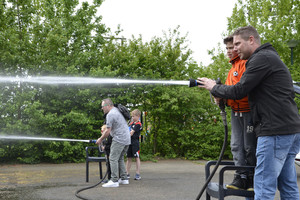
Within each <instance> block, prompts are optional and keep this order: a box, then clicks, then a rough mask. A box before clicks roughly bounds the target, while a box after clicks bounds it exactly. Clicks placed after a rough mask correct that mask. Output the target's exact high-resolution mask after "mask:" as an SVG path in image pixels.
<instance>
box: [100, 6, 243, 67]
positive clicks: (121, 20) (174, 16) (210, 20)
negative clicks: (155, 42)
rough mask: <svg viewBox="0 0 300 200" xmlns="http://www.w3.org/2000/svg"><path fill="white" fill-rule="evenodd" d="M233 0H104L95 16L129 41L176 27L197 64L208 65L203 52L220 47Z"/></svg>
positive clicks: (146, 39)
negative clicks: (185, 40)
mask: <svg viewBox="0 0 300 200" xmlns="http://www.w3.org/2000/svg"><path fill="white" fill-rule="evenodd" d="M236 2H237V0H208V1H206V0H184V1H183V0H105V1H104V2H103V4H102V5H101V6H100V9H99V12H98V14H100V15H102V17H103V20H102V23H104V24H105V25H106V26H107V27H110V28H111V30H112V32H114V31H115V30H117V26H118V24H120V26H121V28H122V29H123V32H122V33H121V36H124V37H125V38H131V36H132V35H134V36H135V37H138V36H139V35H140V34H141V35H142V37H143V39H144V41H150V40H151V38H153V37H154V36H159V37H161V36H162V35H163V31H168V30H169V29H175V28H176V27H177V26H178V25H180V29H179V31H180V32H181V36H184V35H185V34H186V33H188V37H187V39H188V40H189V41H190V44H189V47H190V49H191V50H192V51H193V52H194V54H193V58H194V60H196V61H197V63H199V62H202V63H203V64H204V65H208V64H209V63H210V62H211V60H210V56H208V53H207V50H211V49H212V48H214V47H217V44H218V42H219V43H221V44H222V41H223V38H222V33H223V32H225V31H226V28H227V17H230V16H231V14H232V10H233V8H234V5H235V3H236Z"/></svg>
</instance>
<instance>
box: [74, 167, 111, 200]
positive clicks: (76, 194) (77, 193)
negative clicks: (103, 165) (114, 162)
mask: <svg viewBox="0 0 300 200" xmlns="http://www.w3.org/2000/svg"><path fill="white" fill-rule="evenodd" d="M107 173H108V170H106V173H105V175H104V177H103V178H102V179H101V181H100V182H98V183H96V184H95V185H92V186H88V187H85V188H81V189H79V190H77V191H76V193H75V196H76V197H78V198H79V199H83V200H90V199H88V198H85V197H82V196H80V195H79V193H80V192H82V191H84V190H89V189H92V188H94V187H96V186H98V185H99V184H101V183H102V182H103V180H104V179H105V178H106V176H107Z"/></svg>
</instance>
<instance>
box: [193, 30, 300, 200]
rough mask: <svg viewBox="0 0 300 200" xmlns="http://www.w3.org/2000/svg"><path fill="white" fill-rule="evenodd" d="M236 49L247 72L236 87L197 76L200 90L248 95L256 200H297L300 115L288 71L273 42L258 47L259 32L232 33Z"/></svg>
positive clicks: (220, 94)
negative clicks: (254, 143)
mask: <svg viewBox="0 0 300 200" xmlns="http://www.w3.org/2000/svg"><path fill="white" fill-rule="evenodd" d="M233 44H234V50H235V51H236V52H237V53H238V55H239V57H240V58H241V59H243V60H245V59H248V61H247V63H246V71H245V72H244V74H243V76H242V77H241V79H240V82H238V83H237V84H236V85H231V86H228V85H216V83H215V81H214V80H211V79H208V78H198V83H199V84H202V85H199V86H198V87H201V88H205V89H207V90H209V91H211V93H212V95H213V96H215V97H218V98H227V99H241V98H243V97H245V96H246V95H248V100H249V104H250V108H251V115H252V120H253V124H254V131H255V133H256V136H257V137H258V139H257V149H256V158H257V163H256V168H255V174H254V192H255V200H273V199H274V196H275V192H276V189H277V188H278V190H279V191H280V199H282V200H287V199H289V200H292V199H293V200H295V199H299V190H298V185H297V173H296V169H295V164H294V160H295V156H296V154H297V153H298V152H299V151H300V116H299V113H298V108H297V105H296V103H295V101H294V97H295V93H294V88H293V82H292V78H291V75H290V73H289V70H288V68H287V67H286V66H285V64H284V63H283V62H282V61H281V60H280V57H279V56H278V54H277V52H276V51H275V49H274V48H273V47H272V45H271V44H269V43H266V44H263V45H261V44H260V37H259V34H258V33H257V31H256V29H255V28H254V27H252V26H246V27H242V28H239V29H237V30H236V31H235V32H234V33H233Z"/></svg>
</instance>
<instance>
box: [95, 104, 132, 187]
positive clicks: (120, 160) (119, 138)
mask: <svg viewBox="0 0 300 200" xmlns="http://www.w3.org/2000/svg"><path fill="white" fill-rule="evenodd" d="M101 106H102V110H103V112H104V114H107V116H106V126H107V129H106V131H105V132H104V133H103V134H102V136H101V137H100V138H98V140H97V142H96V144H98V145H100V144H101V143H102V141H103V140H104V139H105V138H106V137H108V136H109V134H110V135H111V136H112V137H113V139H112V144H111V147H110V155H109V162H110V168H111V180H110V181H108V183H105V184H103V185H102V187H119V184H129V180H127V176H126V168H125V163H124V155H125V153H126V152H127V150H128V146H129V145H130V133H129V129H128V125H127V122H126V120H125V118H124V117H123V115H122V113H121V112H120V111H119V110H118V109H117V108H115V107H114V104H113V102H112V100H111V99H104V100H103V101H102V104H101ZM119 172H120V177H119Z"/></svg>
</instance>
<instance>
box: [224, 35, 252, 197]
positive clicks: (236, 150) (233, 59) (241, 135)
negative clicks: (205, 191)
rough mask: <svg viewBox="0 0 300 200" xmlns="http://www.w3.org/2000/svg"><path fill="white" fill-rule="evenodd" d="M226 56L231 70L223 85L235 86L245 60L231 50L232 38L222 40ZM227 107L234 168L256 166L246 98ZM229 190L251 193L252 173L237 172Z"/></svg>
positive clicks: (228, 103)
mask: <svg viewBox="0 0 300 200" xmlns="http://www.w3.org/2000/svg"><path fill="white" fill-rule="evenodd" d="M224 44H225V45H226V50H227V56H228V57H229V58H230V63H231V64H232V68H231V69H230V70H229V72H228V76H227V79H226V82H225V85H235V84H237V83H238V82H239V81H240V78H241V77H242V75H243V73H244V71H245V70H246V68H245V64H246V62H247V61H246V60H241V59H240V58H239V56H238V54H237V52H235V51H234V50H233V37H232V36H228V37H227V38H225V39H224ZM227 105H228V106H230V107H231V109H232V112H231V143H230V146H231V152H232V155H233V160H234V164H235V165H236V166H242V165H243V166H245V165H248V166H255V164H256V157H255V151H256V136H255V133H254V132H253V125H252V119H251V113H250V107H249V104H248V97H247V96H246V97H244V98H243V99H240V100H232V99H227ZM226 187H227V188H230V189H247V190H252V191H253V172H249V171H244V170H237V171H236V173H235V176H234V179H233V181H232V183H231V184H229V185H226Z"/></svg>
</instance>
